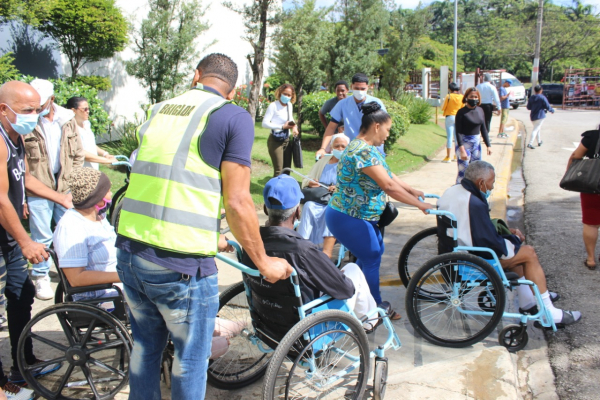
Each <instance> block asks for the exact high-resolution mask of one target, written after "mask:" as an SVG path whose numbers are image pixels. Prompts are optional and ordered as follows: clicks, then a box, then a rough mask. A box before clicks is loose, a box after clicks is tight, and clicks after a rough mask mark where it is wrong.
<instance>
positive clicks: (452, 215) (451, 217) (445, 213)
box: [425, 208, 456, 221]
mask: <svg viewBox="0 0 600 400" xmlns="http://www.w3.org/2000/svg"><path fill="white" fill-rule="evenodd" d="M425 212H426V213H427V214H431V215H445V216H446V217H448V218H450V219H451V220H452V221H456V217H455V216H454V214H452V213H451V212H450V211H444V210H434V209H433V208H430V209H429V210H426V211H425Z"/></svg>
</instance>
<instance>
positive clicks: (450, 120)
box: [446, 115, 456, 149]
mask: <svg viewBox="0 0 600 400" xmlns="http://www.w3.org/2000/svg"><path fill="white" fill-rule="evenodd" d="M455 119H456V116H455V115H448V116H446V148H447V149H451V148H452V141H453V140H455V139H454V129H455V128H454V120H455Z"/></svg>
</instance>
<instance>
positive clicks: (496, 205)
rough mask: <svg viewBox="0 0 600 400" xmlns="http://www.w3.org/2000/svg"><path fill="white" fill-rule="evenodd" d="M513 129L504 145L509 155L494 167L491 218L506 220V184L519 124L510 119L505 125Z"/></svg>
mask: <svg viewBox="0 0 600 400" xmlns="http://www.w3.org/2000/svg"><path fill="white" fill-rule="evenodd" d="M506 125H507V126H508V125H512V126H514V127H515V129H513V131H512V132H511V133H510V134H509V139H508V141H507V142H506V143H509V144H510V146H509V147H508V148H506V149H505V151H508V152H509V153H508V154H506V155H505V156H504V157H502V162H501V164H500V165H499V166H498V167H496V183H495V184H494V192H493V193H492V197H491V201H490V203H491V204H490V216H491V217H492V218H502V219H505V218H506V207H507V201H508V184H509V182H510V176H511V175H512V162H513V156H514V148H515V146H516V144H517V138H518V136H519V122H518V121H517V120H516V119H514V118H510V120H509V123H508V124H506Z"/></svg>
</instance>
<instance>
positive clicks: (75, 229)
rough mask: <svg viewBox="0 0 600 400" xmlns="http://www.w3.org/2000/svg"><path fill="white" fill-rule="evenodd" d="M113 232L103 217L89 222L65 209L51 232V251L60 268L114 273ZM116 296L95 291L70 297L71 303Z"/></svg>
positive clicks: (105, 291)
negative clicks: (54, 254)
mask: <svg viewBox="0 0 600 400" xmlns="http://www.w3.org/2000/svg"><path fill="white" fill-rule="evenodd" d="M116 238H117V235H116V233H115V229H114V228H113V227H112V226H111V225H110V224H109V223H108V221H107V220H106V218H104V219H103V220H102V221H99V222H93V221H90V220H89V219H87V218H85V217H84V216H83V215H81V214H79V213H78V212H77V211H76V210H75V209H70V210H67V212H66V213H65V215H64V216H63V217H62V218H61V220H60V221H59V222H58V225H57V226H56V230H55V231H54V237H53V241H54V250H55V251H56V255H57V256H58V260H59V265H60V268H81V267H84V268H85V269H86V270H89V271H106V272H116V271H117V249H116V247H115V240H116ZM112 295H116V291H115V290H114V289H107V290H96V291H93V292H86V293H81V294H76V295H73V300H76V301H77V300H83V299H93V298H98V297H105V296H112Z"/></svg>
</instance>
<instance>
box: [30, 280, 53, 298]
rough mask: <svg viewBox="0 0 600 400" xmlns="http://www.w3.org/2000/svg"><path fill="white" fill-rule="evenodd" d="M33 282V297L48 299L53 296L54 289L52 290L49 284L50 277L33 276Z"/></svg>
mask: <svg viewBox="0 0 600 400" xmlns="http://www.w3.org/2000/svg"><path fill="white" fill-rule="evenodd" d="M33 283H34V284H35V297H37V298H38V299H40V300H50V299H52V298H54V290H52V286H50V277H49V276H48V275H46V276H40V277H39V278H34V281H33Z"/></svg>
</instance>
